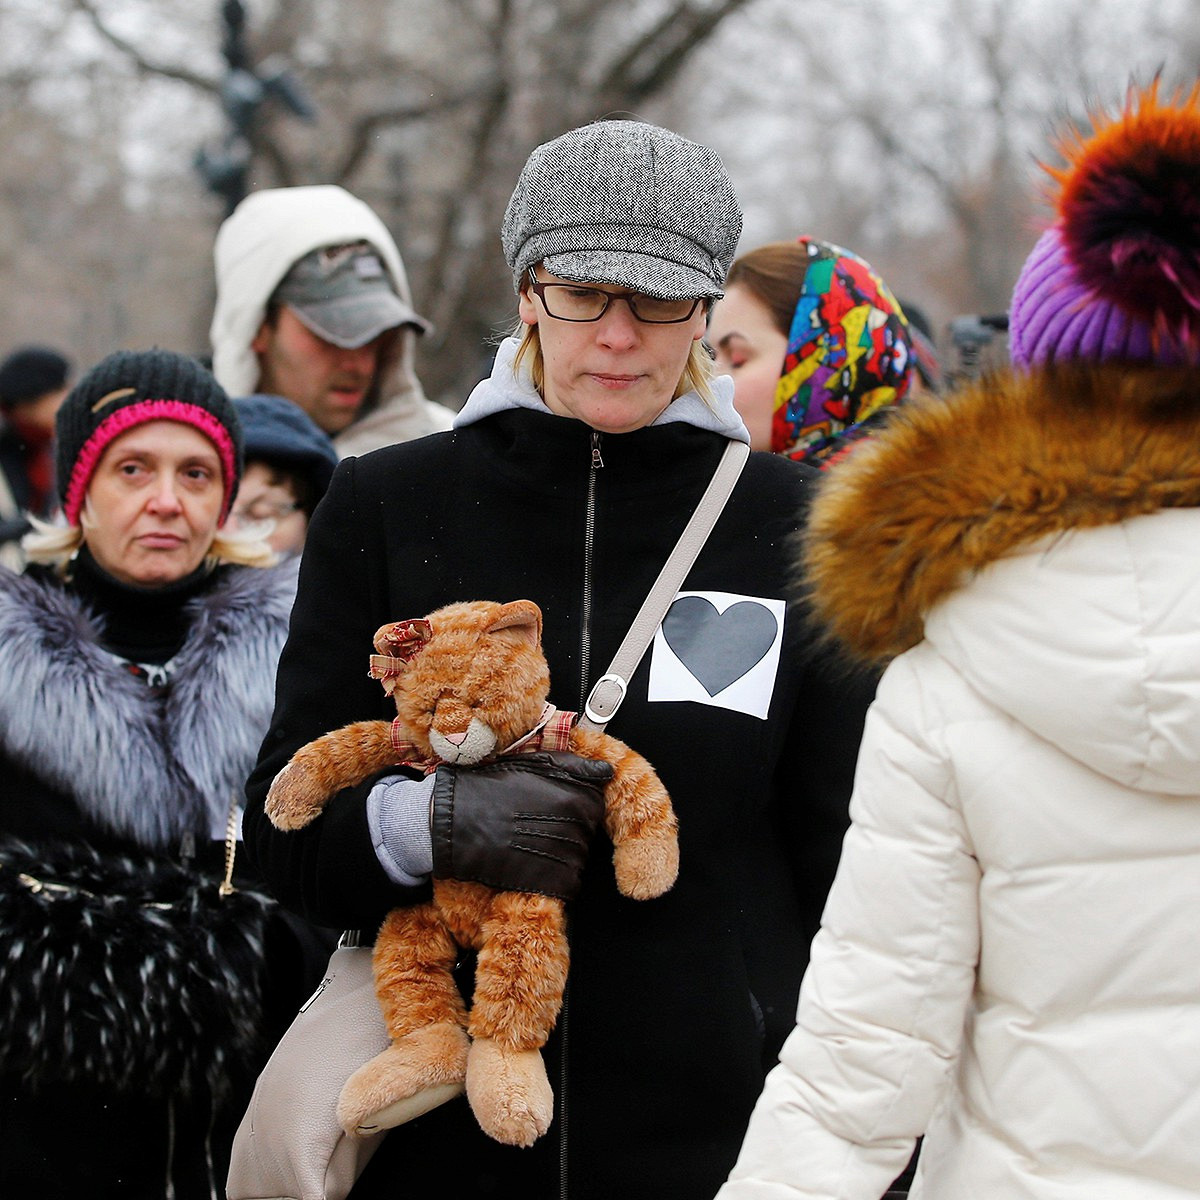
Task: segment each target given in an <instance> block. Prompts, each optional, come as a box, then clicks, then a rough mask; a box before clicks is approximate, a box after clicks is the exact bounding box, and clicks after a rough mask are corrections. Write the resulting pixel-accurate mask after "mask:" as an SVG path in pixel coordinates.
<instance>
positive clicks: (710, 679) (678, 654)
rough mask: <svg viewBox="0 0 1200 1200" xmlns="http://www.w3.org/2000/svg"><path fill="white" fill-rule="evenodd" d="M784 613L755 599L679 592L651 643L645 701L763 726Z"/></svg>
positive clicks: (782, 607)
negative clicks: (676, 703) (694, 707)
mask: <svg viewBox="0 0 1200 1200" xmlns="http://www.w3.org/2000/svg"><path fill="white" fill-rule="evenodd" d="M786 608H787V605H786V602H785V601H783V600H767V599H764V598H762V597H760V596H739V595H737V594H736V593H733V592H680V593H679V594H678V595H677V596H676V597H675V599H674V600H673V601H672V602H671V607H670V608H669V609H668V610H667V615H666V616H665V617H664V618H663V622H662V625H660V626H659V629H658V632H657V633H656V634H655V635H654V645H653V648H652V650H651V658H650V684H649V694H648V697H647V698H648V699H649V700H650V701H651V702H655V701H667V700H692V701H694V702H695V703H697V704H708V705H711V706H713V707H715V708H727V709H730V710H732V711H733V712H742V713H746V714H748V715H749V716H752V717H759V718H760V719H762V720H766V717H767V711H768V710H769V709H770V707H771V694H772V692H773V691H774V690H775V677H776V675H777V674H778V671H779V653H780V648H781V646H782V645H783V619H784V613H785V611H786Z"/></svg>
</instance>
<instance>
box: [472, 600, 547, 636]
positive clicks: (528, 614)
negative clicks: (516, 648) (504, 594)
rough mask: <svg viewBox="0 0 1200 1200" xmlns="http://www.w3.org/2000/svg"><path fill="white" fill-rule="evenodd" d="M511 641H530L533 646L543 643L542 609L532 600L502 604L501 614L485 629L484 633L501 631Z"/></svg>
mask: <svg viewBox="0 0 1200 1200" xmlns="http://www.w3.org/2000/svg"><path fill="white" fill-rule="evenodd" d="M502 630H503V631H504V635H505V636H506V637H507V638H509V639H510V640H511V641H515V642H528V643H529V644H530V645H531V646H540V645H541V644H542V610H541V609H540V608H538V606H537V605H536V604H534V602H533V601H532V600H514V601H512V603H511V604H505V605H503V606H501V609H500V613H499V616H497V617H496V619H495V620H494V621H493V622H492V623H491V624H490V625H489V626H488V627H487V629H485V630H484V633H499V632H501V631H502Z"/></svg>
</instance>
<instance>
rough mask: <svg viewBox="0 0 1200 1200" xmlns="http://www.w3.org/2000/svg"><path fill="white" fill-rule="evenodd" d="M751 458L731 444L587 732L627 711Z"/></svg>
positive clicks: (588, 714) (601, 691)
mask: <svg viewBox="0 0 1200 1200" xmlns="http://www.w3.org/2000/svg"><path fill="white" fill-rule="evenodd" d="M749 455H750V447H749V446H747V445H746V443H745V442H735V441H730V443H729V444H728V445H727V446H726V447H725V453H724V454H723V455H722V456H721V461H720V463H718V464H717V469H716V471H715V472H714V473H713V477H712V479H711V480H709V484H708V487H707V488H706V489H705V491H704V495H703V496H701V497H700V503H699V504H697V505H696V511H695V512H694V513H692V516H691V520H689V521H688V523H687V528H686V529H684V531H683V533H682V534H680V536H679V541H678V542H676V543H675V549H674V550H672V551H671V556H670V557H669V558H668V559H667V561H666V563H665V564H664V565H663V569H662V570H661V571H660V572H659V574H658V578H657V579H656V580H655V581H654V586H653V587H652V588H651V589H650V592H649V594H648V595H647V596H646V599H645V600H644V601H643V602H642V607H641V608H640V609H639V610H638V614H637V616H636V617H634V619H633V623H632V624H631V625H630V626H629V632H628V633H626V635H625V640H624V641H623V642H622V643H621V646H620V649H618V650H617V653H616V654H615V655H614V656H613V660H612V663H611V664H610V665H609V668H608V670H607V671H606V672H605V673H604V674H603V675H601V676H600V678H599V679H597V680H596V686H595V687H593V688H592V690H591V693H590V695H589V696H588V698H587V703H586V704H585V705H584V706H583V716H582V717H581V718H580V719H579V724H580V725H581V726H582V727H583V728H584V729H603V728H604V726H605V725H607V724H608V722H609V721H611V720H612V718H613V714H614V713H615V712H616V711H617V709H618V708H620V707H621V702H622V701H623V700H624V699H625V691H626V689H627V688H628V686H629V680H630V678H631V677H632V675H633V672H634V671H635V670H636V669H637V665H638V663H639V662H641V661H642V655H643V654H645V653H646V647H647V646H649V645H650V642H651V639H652V638H653V637H654V634H655V633H656V632H657V630H658V627H659V625H660V624H661V623H662V619H663V617H665V616H666V614H667V607H668V605H670V603H671V601H672V600H673V599H674V597H675V593H676V592H678V591H679V588H680V585H681V584H682V583H683V581H684V579H686V578H687V573H688V571H690V570H691V568H692V563H694V562H695V561H696V556H697V555H698V554H699V553H700V550H701V548H702V547H703V546H704V543H705V542H706V541H707V540H708V535H709V533H710V532H711V531H712V527H713V526H714V525H715V524H716V523H717V518H718V517H719V516H720V515H721V510H722V509H723V508H724V507H725V502H726V500H728V499H729V497H730V494H731V493H732V492H733V488H734V485H735V484H736V483H737V481H738V477H739V476H740V475H741V473H742V468H743V467H744V466H745V465H746V459H747V458H748V457H749Z"/></svg>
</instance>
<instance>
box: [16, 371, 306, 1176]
mask: <svg viewBox="0 0 1200 1200" xmlns="http://www.w3.org/2000/svg"><path fill="white" fill-rule="evenodd" d="M57 449H58V463H57V467H58V478H59V489H60V499H61V501H62V505H63V511H64V515H65V517H66V526H65V527H63V528H60V527H50V526H44V525H43V526H40V529H41V532H40V533H39V534H36V535H34V536H32V537H31V538H30V539H27V549H28V551H29V552H30V554H31V555H32V557H33V558H34V559H35V560H40V563H41V565H34V566H30V567H29V568H28V569H27V570H26V573H25V574H23V575H14V574H12V573H10V572H7V571H4V572H2V573H0V681H2V682H0V778H3V781H4V782H3V785H2V787H0V936H2V937H3V952H2V953H0V986H2V990H3V994H4V1000H5V1003H4V1014H5V1015H4V1016H3V1017H2V1018H0V1194H3V1195H5V1196H19V1195H37V1196H40V1197H45V1198H46V1200H65V1198H66V1197H76V1196H88V1197H112V1198H113V1200H116V1198H117V1197H120V1198H121V1200H162V1198H163V1197H165V1196H173V1197H177V1198H179V1200H185V1198H192V1197H197V1198H199V1197H213V1198H215V1197H218V1196H222V1195H224V1190H223V1186H224V1177H225V1169H226V1162H227V1159H228V1145H229V1141H230V1138H231V1136H232V1130H233V1128H234V1127H235V1125H236V1122H237V1120H238V1119H239V1117H240V1115H241V1112H242V1110H243V1109H244V1107H245V1101H246V1096H247V1094H248V1086H249V1084H250V1082H251V1081H252V1079H253V1072H254V1066H255V1063H258V1062H261V1061H262V1058H263V1057H264V1051H265V1050H267V1049H269V1045H268V1039H269V1037H270V1036H271V1033H269V1032H268V1030H267V1024H268V1020H269V1019H268V1016H267V1014H266V1013H265V1009H266V1008H267V1007H268V1006H269V1005H270V1004H271V1002H272V997H273V996H276V994H277V1001H276V1003H277V1005H278V1006H280V1007H282V1008H288V1009H291V1010H292V1011H294V1008H295V1005H296V1004H297V1003H299V1000H300V999H302V992H303V987H304V986H305V983H304V982H302V981H301V980H299V979H296V980H289V979H287V978H285V977H283V976H281V975H276V976H274V977H272V978H270V979H263V978H262V975H263V971H262V967H261V965H260V963H261V960H262V958H263V956H264V954H269V955H270V956H271V957H272V960H273V961H276V962H278V961H280V956H281V955H283V954H284V952H285V951H286V950H287V949H288V948H289V947H290V943H289V942H288V941H287V939H288V938H289V936H290V934H289V933H288V932H287V931H286V930H285V929H284V928H283V927H282V926H281V925H279V924H278V923H276V924H274V925H268V924H267V917H268V916H269V913H270V908H269V902H268V901H267V899H266V898H265V896H263V895H261V894H259V893H256V892H254V891H253V890H248V889H239V890H238V891H237V892H235V893H234V894H232V895H230V896H228V897H222V896H220V895H218V885H219V884H220V883H221V880H222V876H223V873H224V869H225V837H226V830H227V827H228V826H229V822H230V820H231V817H232V818H234V819H236V809H231V804H232V802H233V800H234V798H235V797H236V796H237V795H238V794H239V792H240V786H241V783H242V780H243V778H244V776H245V774H246V772H247V771H248V769H249V767H250V765H251V764H252V762H253V760H254V756H255V752H256V750H257V747H258V744H259V742H260V741H261V738H262V735H263V732H264V731H265V729H266V725H267V721H268V719H269V716H270V710H271V696H272V679H273V673H274V666H275V659H276V657H277V655H278V652H279V649H280V647H281V645H282V643H283V639H284V635H285V633H286V628H287V615H288V611H289V609H290V605H291V600H292V597H293V595H294V591H295V582H294V580H295V575H294V569H293V568H288V567H284V568H270V569H255V568H256V567H262V566H265V565H267V564H269V563H270V561H271V556H270V553H269V551H268V549H267V547H266V546H265V544H264V543H263V542H261V541H259V540H258V538H259V537H260V535H261V530H257V531H254V532H253V534H252V536H238V535H233V536H227V535H226V534H225V532H224V529H223V524H224V520H225V517H226V516H227V514H228V512H229V507H230V504H231V502H232V498H233V495H234V493H235V491H236V488H237V482H238V477H239V473H240V469H241V459H242V439H241V432H240V428H239V425H238V420H237V416H236V413H235V411H234V409H233V407H232V405H231V404H230V402H229V400H228V399H227V397H226V396H225V393H224V392H223V391H222V390H221V389H220V387H219V386H218V385H217V383H216V381H215V380H214V379H213V378H212V376H211V375H210V374H209V373H208V372H207V371H205V370H204V369H203V368H202V367H200V366H199V365H198V364H195V363H193V362H191V361H190V360H188V359H185V358H182V357H181V356H177V355H170V354H166V353H162V352H157V351H155V352H150V353H145V354H133V353H121V354H117V355H113V356H111V357H110V358H108V359H106V360H105V361H104V362H102V363H101V364H99V366H97V367H96V368H94V369H93V370H92V371H91V372H89V373H88V374H87V375H86V376H85V377H84V378H83V379H82V380H81V381H80V383H79V384H78V386H77V387H76V388H75V390H74V391H73V392H72V393H71V395H70V397H69V398H68V399H67V401H66V402H65V404H64V406H63V408H62V410H61V411H60V414H59V418H58V447H57ZM239 564H244V565H239ZM183 860H187V861H188V862H189V863H190V866H191V869H192V871H193V872H194V873H195V874H198V875H200V876H202V877H203V878H204V882H203V884H202V885H201V887H200V888H199V890H198V891H197V892H196V894H195V895H192V893H191V891H190V889H187V888H186V887H185V884H186V880H187V876H185V875H184V874H183V869H182V862H183ZM238 882H244V881H243V880H242V879H241V875H240V872H239V876H238ZM181 912H185V915H186V920H184V918H183V917H180V916H179V914H181ZM177 917H178V918H179V920H180V921H183V928H182V930H181V929H180V928H179V923H178V921H177ZM298 936H302V934H298ZM268 940H270V942H271V945H270V946H269V947H268V945H267V942H268ZM297 961H298V959H296V958H292V959H290V960H289V967H290V966H291V965H294V964H295V963H296V962H297ZM222 972H223V973H224V976H222V977H218V976H220V973H222ZM268 989H273V991H271V992H270V994H268ZM285 993H290V994H289V995H287V997H286V999H285V996H284V994H285ZM275 1019H276V1020H277V1021H281V1020H282V1012H281V1013H280V1014H279V1016H277V1017H276V1018H275ZM271 1032H277V1031H271Z"/></svg>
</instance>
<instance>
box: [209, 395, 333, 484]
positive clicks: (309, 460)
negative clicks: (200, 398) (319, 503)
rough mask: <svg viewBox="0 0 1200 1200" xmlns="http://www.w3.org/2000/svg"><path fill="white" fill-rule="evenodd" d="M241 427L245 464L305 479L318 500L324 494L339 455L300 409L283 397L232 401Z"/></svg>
mask: <svg viewBox="0 0 1200 1200" xmlns="http://www.w3.org/2000/svg"><path fill="white" fill-rule="evenodd" d="M233 406H234V408H236V409H237V414H238V417H239V419H240V420H241V424H242V436H243V438H244V439H245V445H246V461H247V462H248V463H250V462H253V461H254V460H255V459H261V460H263V461H264V462H267V463H271V464H273V465H277V466H280V467H283V468H284V469H285V470H288V471H293V472H295V473H296V474H297V475H300V476H302V477H303V478H305V479H308V480H309V481H310V482H311V483H312V485H313V489H314V491H315V494H316V496H317V498H318V499H319V498H320V497H321V496H323V495H324V494H325V489H326V488H327V487H329V481H330V479H332V478H333V469H334V467H336V466H337V464H338V454H337V451H336V450H335V449H334V446H333V442H331V441H330V440H329V438H328V436H327V435H326V434H325V433H324V432H323V431H322V430H320V429H319V428H318V427H317V426H316V425H315V424H314V423H313V421H312V418H311V417H309V415H308V414H307V413H306V412H304V410H303V409H301V408H299V407H298V406H297V405H295V404H293V403H292V401H290V400H285V399H284V398H283V397H282V396H271V395H265V394H261V393H260V394H256V395H253V396H238V397H235V399H234V401H233Z"/></svg>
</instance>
